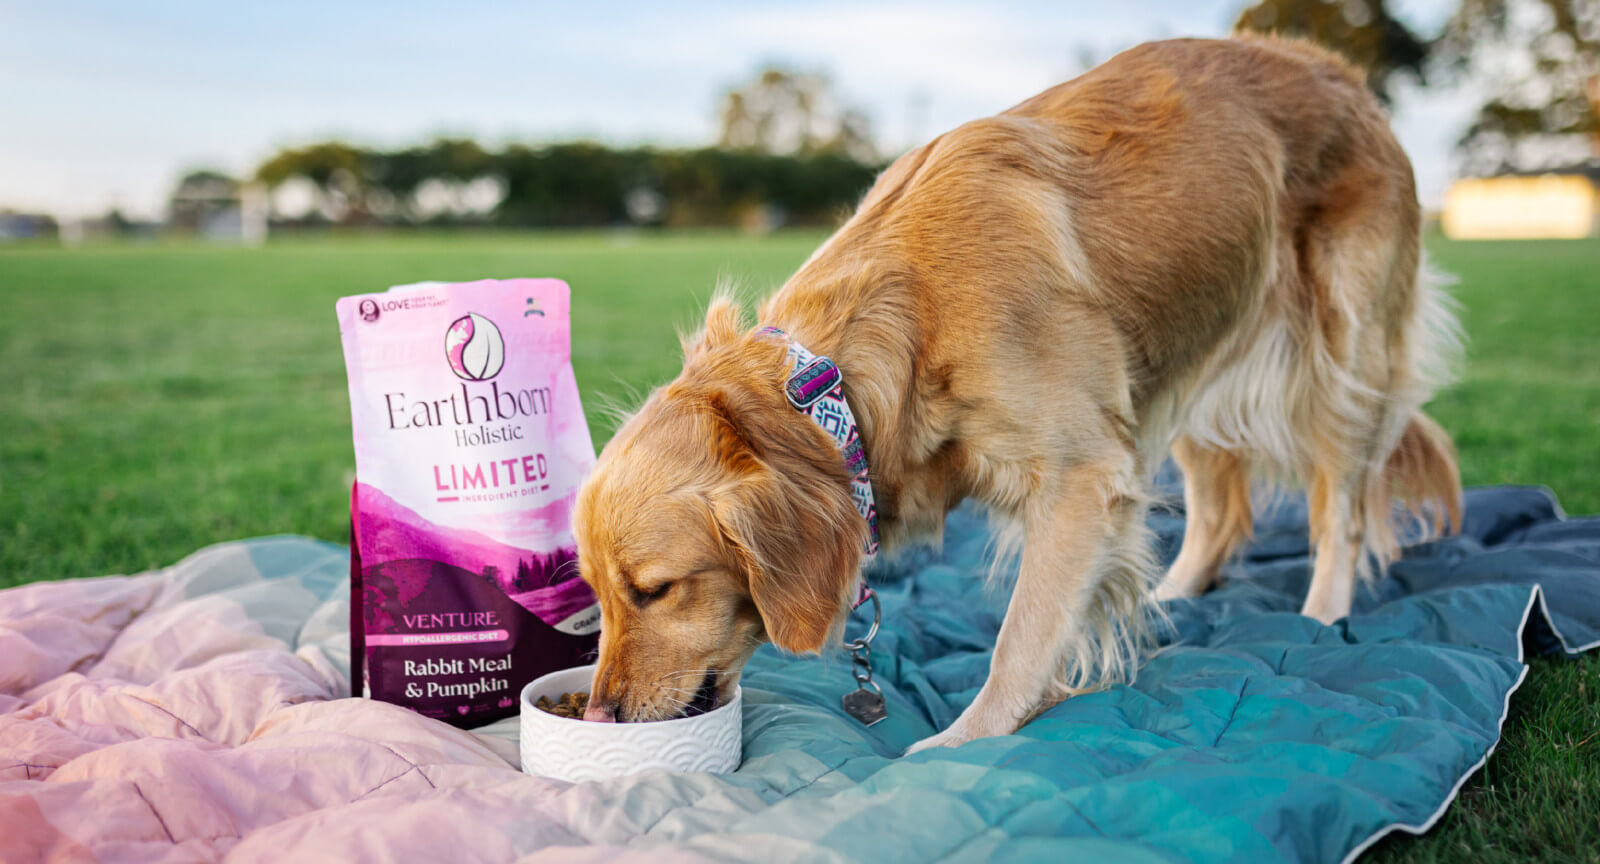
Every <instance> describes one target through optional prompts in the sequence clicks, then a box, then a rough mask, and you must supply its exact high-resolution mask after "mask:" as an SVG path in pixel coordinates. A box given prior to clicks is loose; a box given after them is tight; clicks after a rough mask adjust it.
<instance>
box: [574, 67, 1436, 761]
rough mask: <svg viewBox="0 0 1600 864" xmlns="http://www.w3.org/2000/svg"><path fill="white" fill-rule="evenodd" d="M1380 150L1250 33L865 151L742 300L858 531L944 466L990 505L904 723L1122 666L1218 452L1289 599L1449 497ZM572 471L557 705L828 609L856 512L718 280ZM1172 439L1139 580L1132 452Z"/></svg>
mask: <svg viewBox="0 0 1600 864" xmlns="http://www.w3.org/2000/svg"><path fill="white" fill-rule="evenodd" d="M1420 221H1421V217H1420V212H1419V208H1418V205H1417V197H1416V191H1415V188H1414V184H1413V179H1412V172H1411V166H1410V163H1409V161H1408V160H1407V158H1406V155H1405V153H1404V152H1403V151H1402V150H1401V148H1400V145H1399V144H1398V143H1397V142H1396V140H1395V138H1394V136H1393V134H1392V133H1391V132H1390V130H1389V124H1388V121H1387V119H1386V117H1385V115H1384V112H1383V111H1382V110H1381V109H1380V107H1379V105H1378V103H1377V102H1376V101H1375V100H1374V98H1373V97H1372V95H1371V94H1370V93H1369V92H1368V90H1367V88H1366V87H1365V85H1364V84H1363V81H1362V78H1361V76H1360V74H1359V73H1357V72H1355V71H1353V70H1352V68H1351V67H1350V66H1349V65H1347V64H1346V63H1345V62H1343V61H1342V60H1340V59H1339V58H1337V57H1336V56H1334V55H1332V54H1330V53H1328V52H1326V51H1323V50H1321V49H1319V48H1316V47H1314V46H1312V45H1310V44H1306V43H1302V42H1298V41H1289V40H1282V39H1277V38H1268V37H1246V36H1240V37H1236V38H1232V39H1223V40H1191V39H1182V40H1175V41H1167V42H1157V43H1152V44H1147V45H1142V46H1139V47H1137V48H1134V49H1132V50H1129V51H1127V52H1125V53H1123V54H1120V55H1118V56H1116V57H1114V58H1112V59H1111V60H1110V61H1108V62H1106V63H1105V64H1104V65H1102V66H1100V67H1098V68H1096V69H1094V70H1092V71H1090V72H1088V73H1086V74H1084V75H1083V76H1081V77H1079V78H1076V79H1074V80H1072V81H1069V82H1067V83H1065V84H1062V85H1060V86H1057V87H1054V88H1052V89H1050V90H1047V91H1045V92H1043V93H1041V94H1039V95H1038V96H1035V97H1033V98H1032V99H1029V100H1028V101H1026V102H1023V103H1022V104H1020V105H1018V106H1016V107H1015V108H1012V109H1011V110H1009V111H1006V112H1004V113H1001V114H999V115H997V116H995V117H990V118H987V119H983V120H977V121H973V122H971V123H968V124H966V125H964V126H961V127H959V128H957V129H955V130H954V131H951V132H949V133H946V134H944V135H941V136H939V137H938V138H936V139H934V140H933V141H932V142H930V143H929V144H927V145H926V146H924V147H921V148H919V149H917V150H915V151H913V152H910V153H908V154H906V155H905V156H902V157H901V158H900V159H898V160H896V161H895V162H894V164H893V165H891V166H890V167H889V168H888V169H887V170H886V171H885V172H884V173H883V175H882V176H881V177H880V178H879V179H878V181H877V183H876V184H875V185H874V186H873V187H872V189H871V190H870V191H869V192H868V193H867V195H866V197H865V198H864V199H863V200H862V202H861V205H860V207H859V208H858V209H857V210H856V212H855V213H854V215H853V216H852V217H851V218H850V219H849V221H848V222H846V223H845V224H844V226H843V227H841V228H840V229H839V230H838V232H837V233H835V234H834V235H833V236H832V237H831V238H829V239H828V240H827V241H826V242H825V243H823V245H822V247H821V248H819V249H818V250H817V251H816V252H815V254H813V255H812V256H811V258H810V260H808V261H806V263H805V264H804V265H802V266H801V268H800V270H799V272H797V273H795V275H794V276H793V277H792V278H790V279H789V280H788V282H787V283H786V284H784V286H783V287H782V288H781V289H780V290H779V291H778V292H777V293H776V294H775V295H773V296H772V297H771V298H770V299H768V300H767V301H766V302H765V303H764V304H763V305H762V306H761V309H760V313H759V324H763V325H769V326H775V327H778V328H781V329H782V331H784V332H785V333H786V334H787V336H788V337H789V338H790V339H792V340H794V342H796V343H799V344H802V345H804V346H805V347H806V348H808V349H809V350H810V351H812V352H815V353H816V354H817V355H825V356H827V357H830V358H832V359H833V360H834V361H835V362H836V363H837V366H838V368H839V369H840V370H841V372H842V374H843V378H844V394H845V397H846V401H847V402H848V404H849V405H850V407H851V408H853V409H854V413H855V416H856V418H857V421H858V423H859V427H860V435H861V438H860V440H861V443H862V444H863V445H864V448H865V452H866V457H867V464H868V470H869V472H870V478H871V482H872V487H873V489H874V491H875V494H876V499H877V507H878V516H879V525H880V528H881V534H882V539H883V543H884V545H885V546H886V547H888V548H892V547H894V546H895V545H897V544H901V543H904V542H906V541H908V540H912V539H915V538H932V539H933V540H937V538H938V535H939V533H940V530H941V528H942V526H943V524H944V518H945V514H946V513H947V512H948V511H949V510H950V509H951V508H953V507H954V506H956V504H957V503H958V502H960V501H961V500H962V499H965V498H974V499H976V500H978V501H980V502H982V503H983V504H984V505H986V506H987V507H988V508H989V509H990V511H991V512H992V513H993V514H994V515H995V516H996V517H997V518H998V519H999V520H1001V521H1002V522H1003V523H1005V524H1007V525H1009V526H1012V527H1014V528H1015V529H1017V530H1018V531H1019V532H1020V541H1021V544H1022V545H1021V552H1020V562H1019V570H1018V574H1017V577H1016V584H1015V588H1014V592H1013V594H1012V596H1011V600H1010V605H1009V607H1008V608H1007V610H1006V615H1005V619H1004V623H1003V625H1002V626H1001V628H1000V633H999V636H998V638H997V640H996V642H995V647H994V654H993V658H992V660H991V663H990V667H989V677H988V680H987V682H986V683H985V684H984V686H983V688H982V689H981V690H980V692H979V693H978V695H977V697H976V699H975V700H974V701H973V703H972V705H971V706H970V707H968V708H967V710H966V711H965V712H963V713H962V714H961V716H960V717H959V718H958V719H957V720H956V721H955V723H954V724H952V725H951V726H950V728H948V729H946V730H944V731H943V732H941V733H939V734H937V735H935V736H933V737H932V738H929V739H926V740H924V741H922V742H919V743H918V744H917V745H916V746H915V747H913V748H912V749H913V750H916V749H920V748H923V747H929V746H949V745H955V744H959V743H961V742H964V741H968V740H971V739H974V738H979V737H984V736H990V735H1004V734H1009V733H1011V732H1013V731H1014V730H1016V729H1017V728H1018V726H1019V725H1020V724H1022V723H1024V722H1025V721H1026V720H1028V719H1029V718H1030V717H1031V716H1033V715H1034V714H1036V713H1037V712H1039V711H1040V710H1042V709H1043V708H1045V707H1048V706H1049V705H1051V704H1054V703H1055V702H1057V701H1059V700H1061V699H1062V698H1065V697H1066V696H1069V695H1071V694H1073V693H1075V692H1079V691H1081V690H1083V689H1086V688H1091V687H1095V686H1099V685H1102V684H1104V683H1107V682H1112V681H1116V680H1122V679H1125V678H1126V677H1127V676H1128V675H1129V674H1131V672H1132V671H1133V666H1134V663H1135V662H1136V657H1137V649H1138V646H1139V642H1140V637H1141V634H1142V633H1143V632H1144V631H1145V630H1146V629H1147V628H1146V627H1145V626H1144V622H1145V621H1146V612H1147V611H1148V609H1149V607H1148V606H1147V604H1149V603H1150V602H1151V600H1152V598H1154V599H1168V598H1176V597H1189V596H1193V595H1196V594H1199V593H1200V592H1203V591H1205V590H1206V588H1207V587H1208V586H1209V585H1210V584H1211V582H1212V581H1213V579H1215V577H1216V575H1217V570H1218V566H1219V565H1220V564H1221V563H1223V562H1224V561H1225V560H1226V559H1227V558H1228V556H1229V554H1230V552H1231V551H1232V550H1233V549H1234V548H1235V547H1236V546H1237V545H1238V544H1239V543H1240V541H1241V540H1242V539H1244V538H1247V537H1248V536H1249V534H1250V530H1251V481H1252V476H1253V475H1261V476H1263V477H1265V478H1269V479H1274V480H1298V481H1300V482H1302V483H1303V484H1304V485H1305V487H1306V488H1307V490H1308V496H1309V501H1310V523H1311V525H1310V527H1311V534H1312V537H1313V540H1314V544H1315V556H1316V557H1315V566H1314V568H1313V575H1312V579H1311V587H1310V590H1309V594H1308V596H1307V597H1306V599H1305V606H1304V614H1306V615H1308V616H1310V617H1312V618H1315V619H1317V620H1318V621H1322V622H1332V621H1334V620H1335V619H1338V618H1340V617H1342V616H1344V615H1346V614H1347V613H1348V612H1349V611H1350V603H1351V597H1352V594H1353V591H1354V587H1355V584H1356V580H1357V578H1358V577H1360V576H1365V575H1369V574H1368V571H1369V570H1371V569H1374V568H1373V567H1372V566H1371V565H1370V564H1369V562H1376V565H1377V569H1381V568H1382V566H1383V565H1384V564H1385V563H1386V562H1388V561H1390V560H1391V559H1392V558H1394V557H1395V555H1396V554H1397V553H1398V541H1397V537H1396V524H1395V520H1396V519H1398V518H1400V517H1401V516H1403V515H1404V514H1403V513H1400V512H1399V511H1397V510H1396V509H1395V508H1394V507H1393V504H1394V502H1395V501H1396V499H1399V500H1401V501H1403V502H1405V503H1406V504H1408V505H1409V506H1410V509H1411V511H1412V513H1413V514H1414V515H1416V516H1418V517H1423V518H1424V521H1425V523H1426V524H1427V527H1429V528H1430V529H1431V530H1434V531H1438V530H1441V529H1442V528H1443V527H1444V524H1443V523H1445V522H1446V521H1448V522H1449V523H1450V524H1452V525H1455V524H1457V523H1458V522H1459V507H1460V496H1461V488H1460V480H1459V477H1458V473H1457V470H1456V465H1455V456H1454V448H1453V446H1452V444H1451V442H1450V439H1449V438H1448V437H1447V436H1446V434H1445V433H1444V431H1443V430H1441V429H1440V427H1439V426H1438V425H1437V424H1435V423H1434V422H1433V421H1432V420H1431V419H1429V418H1428V417H1427V416H1426V415H1425V414H1423V413H1422V411H1421V406H1422V405H1423V403H1424V402H1426V401H1427V400H1428V398H1429V397H1430V396H1431V394H1432V393H1433V391H1434V390H1435V388H1436V387H1438V386H1440V384H1441V383H1442V381H1443V378H1444V376H1445V374H1446V371H1447V370H1446V366H1447V362H1446V361H1447V360H1448V359H1449V355H1450V354H1451V352H1452V349H1453V348H1454V346H1455V343H1456V336H1455V334H1456V325H1455V322H1454V320H1453V318H1452V316H1451V313H1450V311H1449V307H1448V305H1447V302H1446V298H1445V297H1444V296H1443V295H1442V294H1441V293H1440V292H1439V290H1438V288H1437V287H1436V286H1435V285H1433V284H1432V283H1431V282H1430V281H1428V280H1427V279H1425V278H1424V276H1423V275H1422V273H1423V271H1422V266H1421V264H1422V262H1421V251H1420V244H1419V233H1420ZM684 354H685V356H684V366H683V372H682V374H680V375H679V376H678V377H677V378H676V379H675V380H673V381H672V382H671V383H669V384H666V385H665V386H663V387H661V388H659V389H657V390H656V391H654V392H653V393H651V394H650V396H649V398H648V399H647V400H646V401H645V402H644V404H643V405H642V406H641V407H640V408H639V409H638V411H637V413H635V414H634V415H632V416H631V417H630V418H628V419H627V421H626V422H625V423H624V424H623V425H622V427H621V428H620V429H619V430H618V432H617V434H616V437H615V438H614V439H613V440H612V441H611V442H610V443H609V444H608V445H607V446H606V448H605V450H604V452H603V453H602V454H601V456H600V459H599V463H598V465H597V466H596V468H595V470H594V473H593V474H592V476H591V477H590V478H589V479H588V482H587V484H586V485H585V486H584V487H583V490H582V492H581V493H580V495H579V500H578V507H577V511H576V516H575V523H574V528H575V531H576V533H577V538H578V548H579V561H580V562H581V569H582V574H583V578H584V579H586V580H588V582H589V584H591V585H593V586H594V589H595V591H596V593H597V594H598V595H599V599H600V604H601V610H602V613H601V614H602V616H603V618H602V620H603V627H602V631H601V638H600V654H599V661H598V667H597V671H596V673H595V677H594V684H593V692H592V695H591V697H590V699H591V701H590V703H589V704H590V708H589V713H588V715H587V718H588V719H593V720H611V719H617V720H625V721H641V720H653V719H661V718H668V717H674V716H678V715H681V714H683V713H686V712H688V711H690V710H692V709H693V708H694V707H695V706H699V707H704V706H705V705H707V704H710V703H711V702H712V701H714V700H715V699H718V698H721V697H724V696H727V695H729V694H730V692H731V688H732V687H733V686H734V684H735V683H736V682H737V680H738V677H739V672H740V669H741V667H742V666H743V665H744V663H745V661H746V660H747V659H748V658H749V656H750V654H751V652H752V651H754V650H755V648H756V647H757V646H758V645H759V644H760V643H762V642H772V643H774V644H775V645H777V646H778V647H779V648H781V649H783V650H785V651H789V652H801V653H804V652H817V651H821V650H823V649H826V648H829V647H831V646H833V645H836V644H837V643H838V640H839V637H840V634H841V633H842V628H843V622H844V619H845V618H846V616H847V615H848V612H849V610H850V607H851V600H852V598H853V596H854V586H855V584H856V581H857V579H858V567H859V565H860V563H861V560H862V556H863V550H862V543H863V540H864V538H865V537H866V535H867V527H866V524H865V521H864V519H863V518H862V516H861V515H860V514H859V513H858V512H857V510H856V508H855V507H854V506H853V504H852V500H851V497H850V494H849V490H848V483H849V474H848V472H847V471H846V469H845V466H844V459H843V457H842V456H841V453H840V450H839V449H838V448H837V447H836V446H835V444H834V441H833V439H832V438H831V437H830V436H829V435H828V434H827V433H826V432H824V431H822V429H821V428H820V427H819V426H818V425H817V424H815V423H813V422H812V420H811V419H810V418H808V417H807V416H805V415H804V414H802V413H800V412H799V411H796V410H795V409H794V408H793V407H791V406H790V404H789V403H788V402H787V401H786V398H785V381H786V377H787V376H788V375H789V373H790V364H789V361H788V358H787V356H786V346H785V341H784V339H782V338H774V337H773V336H772V335H770V334H764V333H761V332H758V331H757V330H755V329H754V328H753V327H747V325H746V323H745V322H744V321H743V320H742V316H741V314H740V312H739V310H738V308H737V307H736V306H735V305H734V304H733V303H732V302H730V301H729V300H727V299H726V298H719V299H717V300H714V301H713V302H712V304H711V307H710V309H709V311H708V312H707V313H706V320H705V328H704V330H703V331H702V332H701V333H699V334H697V335H696V336H694V337H692V338H690V339H686V340H685V351H684ZM1168 453H1170V454H1171V455H1172V457H1173V458H1174V459H1176V461H1177V464H1178V465H1179V466H1180V467H1181V468H1182V469H1183V474H1184V493H1185V496H1186V499H1187V528H1186V531H1185V534H1184V538H1183V546H1182V550H1181V552H1180V553H1179V555H1178V557H1177V559H1176V561H1175V562H1174V563H1173V564H1172V566H1171V568H1170V569H1169V570H1168V571H1167V572H1166V575H1165V578H1164V580H1162V581H1161V582H1160V584H1159V587H1156V588H1154V590H1153V591H1152V590H1151V588H1152V583H1153V581H1154V580H1153V578H1152V577H1153V576H1154V575H1155V574H1154V568H1153V566H1152V562H1153V558H1152V551H1151V536H1150V532H1149V530H1148V529H1147V528H1146V525H1145V511H1146V507H1147V499H1148V497H1149V496H1148V493H1147V490H1148V484H1149V478H1150V475H1151V474H1152V473H1153V471H1154V469H1155V468H1156V467H1157V466H1158V465H1159V464H1160V463H1161V462H1162V461H1163V459H1164V458H1165V456H1166V455H1167V454H1168Z"/></svg>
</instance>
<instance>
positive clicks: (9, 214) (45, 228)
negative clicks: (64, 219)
mask: <svg viewBox="0 0 1600 864" xmlns="http://www.w3.org/2000/svg"><path fill="white" fill-rule="evenodd" d="M56 231H57V226H56V220H55V218H54V217H52V216H48V215H46V214H43V213H18V212H16V211H14V210H0V243H4V242H7V241H10V240H33V239H39V238H54V237H55V236H56Z"/></svg>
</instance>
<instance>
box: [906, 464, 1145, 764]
mask: <svg viewBox="0 0 1600 864" xmlns="http://www.w3.org/2000/svg"><path fill="white" fill-rule="evenodd" d="M1119 461H1122V460H1119ZM1135 482H1136V481H1134V480H1133V472H1132V470H1131V458H1129V459H1127V460H1126V462H1125V463H1124V464H1123V465H1116V466H1114V467H1113V466H1108V465H1105V464H1097V465H1085V466H1081V467H1078V468H1074V469H1069V470H1068V471H1067V472H1066V474H1065V475H1064V477H1063V478H1062V482H1061V484H1060V485H1059V486H1058V487H1057V488H1058V490H1059V491H1058V494H1056V495H1054V496H1051V500H1048V501H1045V502H1040V503H1039V504H1038V505H1036V506H1035V507H1034V508H1032V511H1031V512H1030V513H1028V514H1027V515H1025V516H1024V520H1023V527H1024V532H1025V535H1026V545H1025V546H1024V547H1023V552H1022V566H1021V570H1020V572H1019V573H1018V575H1017V585H1016V590H1015V591H1014V592H1013V593H1012V595H1011V604H1010V605H1009V606H1008V607H1006V617H1005V621H1003V622H1002V623H1001V625H1000V635H999V637H998V638H997V639H996V640H995V646H994V655H993V657H992V658H991V659H990V661H989V679H988V680H987V681H986V682H984V685H983V689H981V690H979V691H978V696H977V698H976V699H974V700H973V702H972V704H971V705H969V706H968V707H967V710H965V711H963V712H961V716H960V717H957V718H956V721H955V722H954V723H953V724H951V725H950V728H948V729H946V730H944V731H943V732H940V733H939V734H937V735H934V736H932V737H930V738H925V739H923V740H921V741H918V742H917V743H916V744H914V745H912V746H911V748H910V749H909V750H907V751H906V752H907V753H908V754H910V753H915V752H917V751H918V750H925V749H927V748H929V747H953V746H956V745H958V744H961V743H964V742H967V741H971V740H973V739H974V738H986V737H989V736H992V735H1009V734H1011V733H1012V732H1015V731H1016V730H1017V727H1019V726H1021V725H1022V723H1023V722H1024V721H1026V720H1027V719H1028V718H1029V717H1030V716H1032V715H1033V714H1034V713H1036V712H1038V711H1039V710H1041V709H1042V708H1045V707H1047V706H1048V705H1049V704H1051V703H1052V702H1054V701H1058V700H1059V699H1060V698H1061V697H1063V696H1065V695H1066V693H1065V692H1064V691H1063V688H1062V686H1060V685H1059V684H1058V682H1059V681H1060V676H1061V674H1062V664H1063V663H1064V662H1065V660H1066V659H1067V657H1068V656H1069V655H1074V656H1082V652H1078V651H1075V650H1073V649H1075V648H1076V647H1078V644H1079V640H1085V639H1091V640H1092V639H1095V638H1096V636H1097V635H1098V634H1099V633H1102V632H1105V631H1104V630H1103V629H1101V626H1100V625H1103V624H1105V623H1107V622H1098V621H1089V620H1086V617H1085V616H1086V613H1087V612H1088V610H1089V609H1090V608H1104V607H1105V604H1096V603H1093V600H1094V599H1095V594H1096V592H1097V591H1099V590H1101V583H1102V581H1103V580H1105V579H1107V578H1113V579H1132V580H1135V583H1136V584H1130V585H1128V586H1127V588H1128V590H1129V591H1131V592H1132V596H1133V597H1135V598H1137V597H1138V595H1139V592H1140V590H1141V589H1142V587H1143V584H1142V583H1143V579H1144V578H1145V574H1143V573H1138V572H1132V571H1130V570H1129V567H1130V565H1133V566H1134V567H1135V569H1137V565H1136V562H1139V561H1141V560H1143V559H1144V558H1145V557H1146V555H1147V553H1146V552H1145V551H1144V549H1143V548H1142V547H1145V546H1147V543H1148V541H1147V538H1146V536H1145V534H1144V530H1143V524H1144V523H1143V508H1142V507H1141V506H1140V502H1141V501H1142V500H1143V497H1142V496H1140V495H1138V494H1137V493H1135V492H1133V490H1134V489H1135V488H1136V487H1135V486H1134V485H1133V484H1134V483H1135ZM1138 602H1139V601H1138V600H1137V599H1135V600H1134V601H1133V603H1134V604H1135V605H1136V604H1137V603H1138ZM1100 648H1101V649H1106V650H1109V649H1110V648H1111V646H1109V645H1104V644H1102V645H1100Z"/></svg>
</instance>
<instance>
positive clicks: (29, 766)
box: [4, 762, 61, 780]
mask: <svg viewBox="0 0 1600 864" xmlns="http://www.w3.org/2000/svg"><path fill="white" fill-rule="evenodd" d="M60 767H61V766H60V765H41V764H39V763H37V762H16V763H13V764H11V765H7V766H6V767H5V769H4V770H6V771H10V770H11V769H13V768H21V769H22V770H23V771H24V772H25V773H26V774H27V779H29V780H32V779H33V769H35V768H38V769H40V770H41V771H42V770H44V769H46V768H48V769H50V770H51V771H54V770H56V769H57V768H60Z"/></svg>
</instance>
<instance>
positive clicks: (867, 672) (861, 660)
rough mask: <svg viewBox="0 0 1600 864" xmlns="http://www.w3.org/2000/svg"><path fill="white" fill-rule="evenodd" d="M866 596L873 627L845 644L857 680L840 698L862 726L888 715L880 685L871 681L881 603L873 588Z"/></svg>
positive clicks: (881, 620)
mask: <svg viewBox="0 0 1600 864" xmlns="http://www.w3.org/2000/svg"><path fill="white" fill-rule="evenodd" d="M867 596H868V597H870V598H872V626H871V627H870V628H868V629H867V635H865V636H862V637H861V638H859V639H856V640H853V641H852V642H851V643H850V644H849V645H847V646H845V647H847V648H849V649H850V675H851V677H853V678H855V679H856V689H855V690H853V691H851V692H849V693H846V694H845V696H844V699H843V700H841V701H842V702H843V705H844V710H845V712H846V713H848V714H849V715H850V716H851V717H854V718H855V719H856V720H857V721H858V722H860V723H862V724H863V725H866V726H871V725H872V724H874V723H877V722H878V721H879V720H882V719H883V718H884V717H886V716H888V713H889V711H888V706H887V705H886V704H885V703H884V700H883V688H881V687H879V686H878V684H877V682H875V681H873V680H872V640H873V639H874V638H875V637H876V636H877V635H878V626H879V625H880V624H881V623H882V622H883V605H882V604H881V603H879V602H878V593H877V592H876V591H873V592H869V593H868V594H867Z"/></svg>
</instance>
